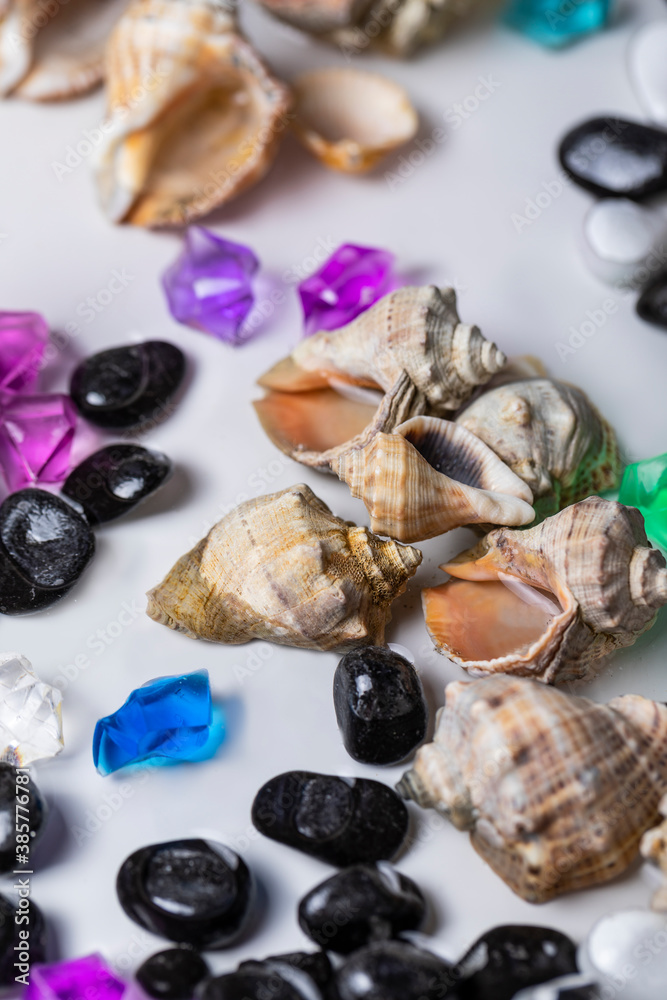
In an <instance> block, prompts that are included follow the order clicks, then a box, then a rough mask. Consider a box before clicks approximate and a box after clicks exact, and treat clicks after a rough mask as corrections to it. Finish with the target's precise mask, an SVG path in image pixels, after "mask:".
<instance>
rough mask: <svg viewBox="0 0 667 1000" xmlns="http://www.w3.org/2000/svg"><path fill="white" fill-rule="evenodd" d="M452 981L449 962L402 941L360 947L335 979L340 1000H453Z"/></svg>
mask: <svg viewBox="0 0 667 1000" xmlns="http://www.w3.org/2000/svg"><path fill="white" fill-rule="evenodd" d="M455 982H456V981H455V979H454V978H453V976H452V967H451V965H449V963H448V962H445V961H444V960H443V959H441V958H438V957H437V955H432V954H431V952H429V951H423V950H422V949H421V948H415V947H414V946H413V945H410V944H404V943H403V942H402V941H379V942H376V943H375V944H371V945H369V946H368V947H367V948H362V949H361V950H360V951H357V952H355V953H354V955H352V956H351V957H350V958H348V960H347V961H346V962H345V964H344V965H343V966H342V967H341V968H340V969H339V970H338V974H337V976H336V985H337V987H338V993H339V996H340V1000H442V998H443V997H448V998H449V1000H455V998H456V997H457V994H456V987H455ZM485 1000H492V996H491V995H489V997H487V998H485ZM493 1000H495V997H493Z"/></svg>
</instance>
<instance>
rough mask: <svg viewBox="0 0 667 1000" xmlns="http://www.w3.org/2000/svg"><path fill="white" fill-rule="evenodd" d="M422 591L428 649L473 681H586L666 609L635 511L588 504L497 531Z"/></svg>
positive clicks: (657, 568)
mask: <svg viewBox="0 0 667 1000" xmlns="http://www.w3.org/2000/svg"><path fill="white" fill-rule="evenodd" d="M441 568H442V569H444V570H445V571H446V572H447V573H449V574H450V576H452V577H453V579H452V580H450V581H448V582H447V583H444V584H442V585H441V586H439V587H432V588H430V589H427V590H425V591H424V592H423V602H424V613H425V616H426V625H427V628H428V630H429V633H430V635H431V638H432V639H433V642H434V643H435V646H436V648H437V649H438V650H439V651H440V652H442V653H444V654H445V655H446V656H448V657H449V658H450V659H452V660H454V661H455V662H456V663H460V664H461V666H463V667H464V668H465V669H466V670H467V671H469V673H471V674H473V675H475V676H481V675H484V674H495V673H506V674H519V675H522V676H525V677H533V678H535V679H536V680H541V681H544V682H546V683H553V682H555V681H559V682H560V681H565V680H577V679H590V678H591V677H593V676H594V675H595V673H596V671H597V670H598V669H599V667H600V662H599V661H600V660H602V659H603V658H604V657H605V656H607V655H608V654H609V653H611V652H612V651H613V650H614V649H619V648H621V647H623V646H630V645H632V643H633V642H634V641H635V640H636V639H637V637H638V636H639V635H641V633H642V632H644V631H646V629H648V628H650V627H651V625H653V623H654V622H655V619H656V615H657V613H658V610H659V608H661V607H662V606H663V605H664V604H667V567H666V565H665V558H664V556H663V555H662V554H661V553H660V552H659V551H658V550H657V549H652V548H651V547H650V543H649V541H648V539H647V537H646V532H645V531H644V519H643V518H642V515H641V514H640V513H639V511H638V510H635V508H634V507H624V506H623V505H622V504H620V503H615V502H613V501H611V500H602V499H601V498H600V497H589V498H588V499H587V500H582V501H581V502H580V503H578V504H575V505H574V506H572V507H568V508H566V509H565V510H563V511H561V512H560V513H559V514H555V515H554V516H553V517H550V518H547V520H546V521H543V522H542V523H541V524H539V525H536V526H535V527H534V528H528V529H527V530H525V531H513V530H511V529H509V528H496V529H495V530H494V531H492V532H490V534H488V535H487V536H486V538H484V539H483V540H482V541H481V542H480V543H479V544H478V545H477V546H476V547H475V548H474V549H471V550H469V551H467V552H463V553H461V555H459V556H457V557H456V558H455V559H453V560H452V561H451V562H449V563H446V564H445V565H444V566H442V567H441Z"/></svg>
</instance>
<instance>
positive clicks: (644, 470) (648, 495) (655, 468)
mask: <svg viewBox="0 0 667 1000" xmlns="http://www.w3.org/2000/svg"><path fill="white" fill-rule="evenodd" d="M618 499H619V500H620V502H621V503H624V504H625V505H626V506H628V507H637V509H638V510H639V511H641V513H642V514H643V515H644V524H645V527H646V534H647V535H648V537H649V538H650V539H651V541H652V542H655V543H656V544H658V545H659V546H660V547H661V548H663V549H667V454H665V455H658V456H657V458H647V459H645V460H644V461H643V462H635V463H634V464H633V465H628V466H627V468H626V469H625V472H624V473H623V481H622V482H621V490H620V493H619V495H618Z"/></svg>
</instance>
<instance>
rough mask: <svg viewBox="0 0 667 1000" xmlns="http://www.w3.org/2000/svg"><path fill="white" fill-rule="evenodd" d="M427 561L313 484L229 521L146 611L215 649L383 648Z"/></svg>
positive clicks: (174, 572)
mask: <svg viewBox="0 0 667 1000" xmlns="http://www.w3.org/2000/svg"><path fill="white" fill-rule="evenodd" d="M421 558H422V557H421V553H420V552H419V551H417V549H412V548H410V547H409V546H404V545H399V544H398V543H397V542H394V541H391V540H387V539H381V538H378V537H377V536H376V535H374V534H372V533H371V532H370V531H369V530H368V529H367V528H358V527H355V526H354V525H351V524H349V523H347V522H345V521H342V520H341V519H340V518H338V517H335V516H334V515H333V514H332V513H331V511H330V510H329V508H328V507H327V506H326V504H325V503H323V502H322V501H321V500H319V499H318V497H316V496H315V494H314V493H313V492H312V490H310V489H309V488H308V487H307V486H304V485H299V486H292V487H290V488H289V489H285V490H281V491H280V492H279V493H272V494H270V495H267V496H263V497H259V498H258V499H256V500H248V501H247V502H246V503H242V504H240V505H239V506H238V507H237V508H236V509H235V510H233V511H232V512H231V513H230V514H227V515H226V516H225V517H223V519H222V520H221V521H219V522H218V524H216V525H215V527H214V528H212V529H211V531H210V532H209V533H208V535H207V536H206V538H204V539H202V541H201V542H199V544H198V545H197V546H195V548H194V549H193V550H192V551H191V552H188V553H187V554H186V555H185V556H183V557H182V558H181V559H179V560H178V562H177V563H176V565H175V566H174V567H173V568H172V569H171V570H170V572H169V573H168V574H167V576H166V577H165V579H164V580H163V581H162V583H160V584H158V586H157V587H154V588H153V589H152V590H151V591H150V592H149V594H148V607H147V613H148V615H149V616H150V617H151V618H153V619H154V620H155V621H157V622H160V623H161V624H163V625H168V626H169V627H170V628H173V629H176V630H178V631H179V632H185V633H186V634H187V635H189V636H191V637H192V638H194V639H209V640H211V641H213V642H225V643H243V642H248V641H249V640H250V639H265V640H268V641H270V642H277V643H280V644H282V645H286V646H298V647H301V648H304V649H323V650H328V649H337V650H346V649H353V648H354V647H356V646H360V645H371V646H375V645H383V644H384V630H385V626H386V624H387V622H388V621H389V617H390V605H391V602H392V601H393V600H394V598H396V597H397V596H398V595H399V594H400V593H402V591H403V590H404V589H405V585H406V583H407V581H408V579H409V578H410V577H411V576H412V575H413V574H414V573H415V571H416V569H417V567H418V565H419V563H420V562H421Z"/></svg>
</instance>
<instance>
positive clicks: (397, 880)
mask: <svg viewBox="0 0 667 1000" xmlns="http://www.w3.org/2000/svg"><path fill="white" fill-rule="evenodd" d="M425 916H426V902H425V900H424V897H423V896H422V894H421V891H420V889H419V887H418V886H417V885H415V883H414V882H413V881H412V879H409V878H407V877H406V876H405V875H401V874H400V873H399V872H397V871H396V870H395V869H394V868H392V867H391V865H388V864H387V863H386V862H384V863H381V864H380V865H379V866H377V867H376V866H375V865H354V866H353V867H351V868H346V869H345V870H344V871H342V872H337V874H336V875H333V876H332V877H331V878H329V879H327V880H326V882H322V883H321V884H320V885H318V886H316V887H315V888H314V889H312V890H311V891H310V892H309V893H308V895H307V896H304V897H303V899H302V900H301V902H300V904H299V924H300V925H301V929H302V931H304V933H305V934H307V935H308V937H309V938H311V939H312V940H313V941H314V942H315V944H318V945H319V946H320V948H326V949H327V951H335V952H338V954H341V955H349V954H350V952H352V951H355V950H356V949H357V948H362V947H363V946H364V945H365V944H369V943H370V942H371V941H380V940H384V939H386V938H392V937H396V935H397V934H400V932H401V931H414V930H417V929H418V928H419V927H420V926H421V924H422V923H423V921H424V917H425Z"/></svg>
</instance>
